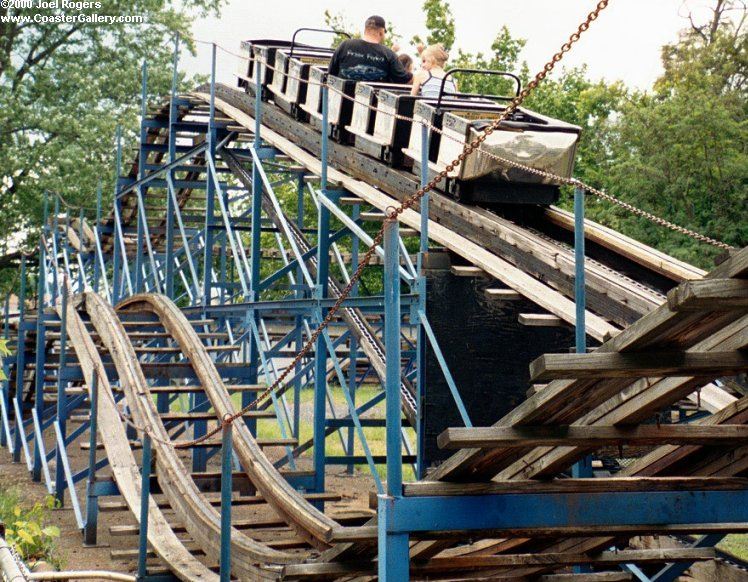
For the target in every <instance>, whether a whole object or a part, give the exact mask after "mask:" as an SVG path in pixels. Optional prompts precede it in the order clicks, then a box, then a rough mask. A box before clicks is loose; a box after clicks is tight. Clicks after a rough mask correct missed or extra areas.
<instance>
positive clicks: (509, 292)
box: [485, 289, 522, 301]
mask: <svg viewBox="0 0 748 582" xmlns="http://www.w3.org/2000/svg"><path fill="white" fill-rule="evenodd" d="M485 294H486V297H488V298H489V299H497V300H499V301H519V300H520V299H522V295H520V294H519V293H517V291H515V290H514V289H486V291H485Z"/></svg>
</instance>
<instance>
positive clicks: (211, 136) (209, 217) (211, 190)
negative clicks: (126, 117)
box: [175, 44, 229, 472]
mask: <svg viewBox="0 0 748 582" xmlns="http://www.w3.org/2000/svg"><path fill="white" fill-rule="evenodd" d="M175 50H176V49H175ZM176 58H177V57H176V55H175V62H176ZM175 75H176V69H175ZM215 85H216V45H215V44H213V46H212V53H211V74H210V104H209V106H210V117H209V121H208V150H207V151H206V152H205V155H206V157H207V158H208V159H209V160H210V161H214V160H215V153H216V133H215V107H216V106H215V91H216V88H215ZM212 178H213V177H212V176H211V173H210V171H209V172H208V173H207V174H206V180H207V182H206V185H205V196H206V213H205V254H204V256H203V301H202V305H203V311H204V313H205V310H206V309H207V307H208V306H209V305H210V304H211V301H212V298H211V295H212V293H213V283H212V280H213V242H214V236H213V221H214V220H215V196H216V188H215V181H214V180H213V179H212ZM228 235H229V233H228V232H227V233H226V236H228ZM186 251H187V252H189V249H186ZM207 401H208V397H207V396H206V395H205V394H204V393H196V394H193V396H192V407H193V408H194V409H195V410H199V411H201V410H203V409H204V407H205V403H207ZM206 430H207V424H206V422H205V421H197V422H195V423H193V438H200V437H201V436H203V435H204V434H205V432H206ZM207 463H208V451H207V450H206V449H205V448H203V447H197V448H193V449H192V470H193V471H195V472H198V471H205V467H206V466H207Z"/></svg>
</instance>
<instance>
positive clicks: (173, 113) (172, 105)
mask: <svg viewBox="0 0 748 582" xmlns="http://www.w3.org/2000/svg"><path fill="white" fill-rule="evenodd" d="M178 66H179V33H177V34H176V35H175V37H174V67H173V71H172V77H171V101H170V102H169V163H173V162H174V160H175V159H176V157H177V135H176V131H175V130H174V124H175V123H176V121H177V105H176V102H175V101H176V98H177V80H178V78H179V71H178V70H177V68H178ZM169 175H170V176H171V179H172V180H174V175H175V172H174V171H173V170H172V171H170V172H169ZM175 212H176V208H174V201H173V199H172V197H171V196H168V195H167V196H166V280H165V281H164V286H165V291H166V295H167V297H169V298H171V299H174V214H175ZM182 245H183V246H185V252H187V253H189V252H190V251H189V249H187V248H186V246H187V241H186V240H183V241H182Z"/></svg>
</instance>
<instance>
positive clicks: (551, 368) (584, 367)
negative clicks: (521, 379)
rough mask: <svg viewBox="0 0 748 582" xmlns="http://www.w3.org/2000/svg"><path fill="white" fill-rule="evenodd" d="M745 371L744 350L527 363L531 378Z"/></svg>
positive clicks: (548, 358) (559, 357)
mask: <svg viewBox="0 0 748 582" xmlns="http://www.w3.org/2000/svg"><path fill="white" fill-rule="evenodd" d="M746 371H748V353H746V352H745V351H733V352H646V353H644V352H634V353H620V352H607V353H603V352H595V353H592V354H544V355H542V356H540V357H539V358H538V359H537V360H535V361H534V362H533V363H532V364H530V378H531V379H532V381H533V382H535V381H547V380H558V379H562V378H584V379H590V378H632V379H633V378H647V377H665V376H686V377H688V376H706V377H718V376H734V375H736V374H740V373H742V372H746Z"/></svg>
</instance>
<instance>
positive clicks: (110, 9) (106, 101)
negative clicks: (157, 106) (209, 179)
mask: <svg viewBox="0 0 748 582" xmlns="http://www.w3.org/2000/svg"><path fill="white" fill-rule="evenodd" d="M224 1H225V0H183V1H182V2H180V3H179V4H178V7H175V5H174V3H172V2H169V1H167V0H131V1H129V2H123V1H112V2H102V7H101V8H99V9H97V8H91V9H84V10H83V11H82V12H84V13H87V14H91V13H98V14H100V15H105V16H112V17H120V16H133V15H140V16H143V17H144V18H145V22H144V23H127V22H117V23H112V24H92V23H82V22H74V23H57V22H51V23H39V22H34V21H31V22H0V229H2V231H3V232H6V233H11V232H13V233H18V232H19V231H22V232H24V233H25V234H26V235H27V237H28V239H29V240H28V243H29V244H31V243H33V240H34V234H35V232H36V230H37V229H38V226H39V224H40V222H41V215H42V198H43V195H44V192H45V191H50V192H57V193H60V194H61V195H62V196H63V197H64V198H65V199H66V200H68V201H70V202H71V203H73V204H80V203H85V204H87V205H89V206H90V205H91V204H92V198H93V197H92V193H95V191H96V187H97V183H98V182H99V180H100V179H101V178H102V177H103V178H104V179H105V180H106V186H107V188H106V189H105V192H111V191H112V187H111V186H112V179H113V164H112V160H113V143H114V142H113V140H114V133H115V131H114V130H115V126H116V125H117V124H122V126H123V128H124V130H125V138H126V139H127V143H133V140H134V139H135V136H136V128H137V124H138V117H137V116H138V112H139V98H140V82H141V77H140V68H141V63H142V61H143V60H147V62H148V65H149V78H148V82H149V85H148V93H149V97H150V98H152V99H153V98H155V97H156V96H158V95H163V94H165V93H167V92H168V89H169V87H170V83H171V75H172V73H171V66H170V64H171V59H172V50H173V42H172V40H173V37H174V35H175V33H177V32H179V33H180V34H181V35H182V37H183V38H185V37H187V36H188V35H189V33H190V24H191V20H192V18H193V17H195V16H198V15H204V14H207V13H217V12H218V10H219V9H220V7H221V5H222V4H223V2H224ZM38 12H39V10H37V9H9V8H0V16H3V17H6V16H11V17H21V18H23V17H29V16H33V14H34V13H38ZM51 13H52V11H50V14H51ZM45 14H46V13H45ZM188 48H189V49H190V50H194V45H192V44H189V45H188ZM180 81H181V83H182V87H185V88H186V87H187V86H189V85H191V84H192V80H191V79H189V78H186V77H184V76H182V77H181V79H180ZM2 240H3V242H2V243H0V254H4V251H6V249H5V248H2V247H5V246H7V244H8V239H7V238H5V237H4V238H3V239H2Z"/></svg>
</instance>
